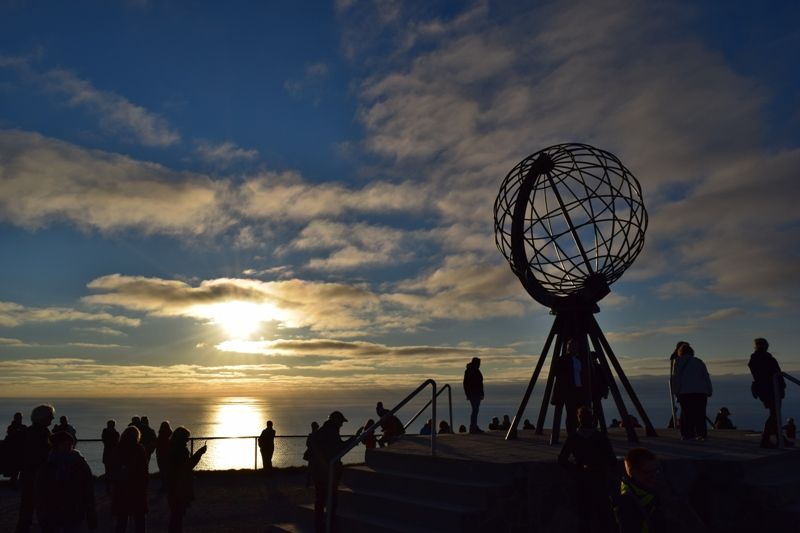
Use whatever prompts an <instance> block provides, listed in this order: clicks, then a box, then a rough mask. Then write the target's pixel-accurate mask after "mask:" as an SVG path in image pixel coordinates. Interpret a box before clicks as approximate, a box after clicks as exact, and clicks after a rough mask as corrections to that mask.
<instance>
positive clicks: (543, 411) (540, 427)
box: [536, 315, 564, 435]
mask: <svg viewBox="0 0 800 533" xmlns="http://www.w3.org/2000/svg"><path fill="white" fill-rule="evenodd" d="M556 321H558V322H559V323H560V321H559V320H558V315H556ZM562 337H563V335H562V333H561V332H560V331H556V345H555V348H554V349H553V357H552V358H550V371H549V372H548V374H547V384H546V385H545V387H544V396H543V397H542V407H541V408H540V409H539V419H538V420H537V421H536V434H537V435H541V434H542V433H543V432H544V419H545V417H546V416H547V406H548V405H549V404H550V395H551V394H552V393H553V383H554V382H555V379H556V374H555V372H554V369H555V366H556V360H557V359H558V358H559V357H561V349H562V346H563V344H564V342H563V338H562Z"/></svg>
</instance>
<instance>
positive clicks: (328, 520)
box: [325, 379, 436, 533]
mask: <svg viewBox="0 0 800 533" xmlns="http://www.w3.org/2000/svg"><path fill="white" fill-rule="evenodd" d="M428 385H430V386H431V387H432V389H433V390H432V394H431V403H430V406H431V425H432V426H435V425H436V382H435V381H434V380H432V379H426V380H425V381H423V382H422V383H421V384H420V385H419V387H417V388H416V389H414V390H413V392H411V394H409V395H408V396H406V397H405V398H404V399H403V401H401V402H400V403H398V404H397V405H396V406H395V407H394V409H392V410H391V411H389V412H388V413H386V414H384V415H383V416H382V417H381V418H380V419H379V420H378V421H377V422H375V423H374V424H372V425H371V426H370V427H368V428H366V429H365V430H364V431H363V432H359V433H356V435H355V437H353V438H351V439H350V441H349V442H348V443H347V444H346V445H345V447H344V448H343V449H342V450H341V451H340V452H339V453H338V454H336V456H335V457H334V458H333V459H331V461H330V464H329V466H328V499H327V502H326V504H325V510H326V513H325V531H326V533H331V531H332V528H333V512H332V511H333V509H332V507H333V491H334V489H335V487H334V484H333V481H334V471H335V470H336V464H337V463H338V462H339V461H340V460H341V459H342V457H344V456H345V455H347V453H348V452H350V450H352V449H353V448H355V447H356V446H358V445H359V444H360V443H361V442H362V441H363V440H364V439H366V438H367V436H368V435H370V434H371V433H373V432H374V431H375V428H376V427H377V426H379V425H381V424H383V423H384V422H385V421H386V420H388V419H389V417H390V416H392V415H394V414H395V413H396V412H397V411H399V410H400V408H402V407H403V406H404V405H405V404H407V403H408V402H409V401H411V399H412V398H414V397H415V396H416V395H417V394H419V393H420V392H421V391H422V390H423V389H425V387H427V386H428ZM431 455H433V456H435V455H436V432H435V431H431Z"/></svg>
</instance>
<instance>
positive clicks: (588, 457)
mask: <svg viewBox="0 0 800 533" xmlns="http://www.w3.org/2000/svg"><path fill="white" fill-rule="evenodd" d="M577 418H578V429H577V430H576V431H575V432H574V433H572V434H571V435H568V436H567V440H566V441H564V447H563V448H561V453H560V454H559V455H558V464H560V465H561V466H563V467H566V468H569V469H570V470H571V471H572V473H573V475H574V477H575V481H576V486H577V488H578V494H577V503H578V509H580V510H581V512H580V513H578V516H579V519H580V531H581V532H589V531H593V532H598V531H603V532H605V531H610V525H609V523H610V520H611V517H610V515H609V508H608V497H609V491H608V470H609V469H610V468H612V467H613V466H614V465H615V464H616V462H617V460H616V457H615V456H614V451H613V450H612V448H611V442H609V440H608V436H607V435H606V434H604V433H601V432H599V431H597V430H596V429H594V427H593V423H592V413H591V411H589V409H587V408H586V407H580V408H578V413H577ZM570 457H572V458H573V462H571V461H570Z"/></svg>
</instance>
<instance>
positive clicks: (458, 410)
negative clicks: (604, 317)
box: [0, 376, 800, 473]
mask: <svg viewBox="0 0 800 533" xmlns="http://www.w3.org/2000/svg"><path fill="white" fill-rule="evenodd" d="M633 384H634V388H635V389H636V391H637V394H638V395H639V398H640V399H641V400H642V403H643V404H644V407H645V409H646V410H647V413H648V415H649V416H650V419H651V420H652V421H653V424H654V425H655V426H656V428H658V427H664V426H665V425H666V423H667V422H668V421H669V416H670V407H669V394H668V389H667V385H666V383H665V382H664V380H661V379H655V378H639V379H635V380H633ZM453 385H454V387H453V388H454V395H453V423H454V424H455V427H456V428H457V427H458V426H459V425H460V424H467V423H468V421H469V405H468V403H467V402H466V400H465V399H464V396H463V393H462V391H461V386H460V383H459V384H455V383H454V384H453ZM456 385H457V386H456ZM525 385H526V384H524V383H516V384H492V383H487V385H486V400H485V401H484V402H483V404H482V405H481V421H480V423H481V425H482V426H484V427H485V426H486V425H488V421H489V419H490V418H491V417H493V416H497V417H501V418H502V415H504V414H509V415H511V416H513V415H514V412H515V411H516V406H517V405H518V402H519V400H520V399H521V396H522V393H523V392H524V389H525ZM543 389H544V384H543V383H539V384H537V388H536V389H535V390H534V395H533V398H532V399H531V401H530V403H529V406H528V409H527V410H526V412H525V417H526V418H530V419H531V421H534V422H535V419H536V416H537V413H538V409H539V406H540V404H541V393H542V390H543ZM714 389H715V392H714V396H713V397H712V398H710V400H709V407H708V415H709V416H710V417H711V418H712V419H713V417H714V414H715V413H716V411H717V410H718V409H719V408H720V407H722V406H723V405H724V406H726V407H728V408H729V409H730V410H731V413H732V415H731V418H732V419H733V421H734V424H736V425H737V426H738V427H739V428H740V429H760V428H761V427H762V426H763V423H764V419H765V418H766V411H765V410H764V409H763V407H762V406H761V403H760V402H758V401H757V400H754V399H753V398H752V397H751V396H750V378H749V376H728V377H719V378H716V379H715V380H714ZM409 390H410V388H409ZM408 392H409V391H407V390H402V391H401V390H385V389H384V390H375V391H368V390H360V391H341V392H337V393H330V394H327V395H325V396H321V395H319V394H317V395H316V396H298V395H293V396H290V397H287V396H283V397H280V398H270V397H269V396H267V395H265V396H264V397H210V398H178V399H174V398H170V399H167V398H141V399H130V398H125V399H113V398H90V399H75V398H63V399H58V398H47V397H39V398H26V399H19V398H1V399H0V422H1V423H4V424H7V423H9V422H10V421H11V418H12V416H13V414H14V412H16V411H21V412H22V413H23V416H24V417H25V423H26V424H27V423H28V415H29V413H30V410H31V408H33V407H34V406H35V405H37V404H39V403H51V404H52V405H54V406H55V408H56V417H58V416H60V415H66V416H67V417H68V418H69V420H70V423H71V424H72V425H73V426H74V427H75V428H76V429H77V432H78V438H79V439H97V438H100V433H101V431H102V429H103V428H104V427H105V423H106V420H108V419H109V418H113V419H115V420H116V421H117V426H118V428H119V427H124V426H125V425H127V423H128V422H129V421H130V419H131V417H132V416H135V415H138V416H141V415H147V416H148V417H149V419H150V424H151V426H153V428H154V429H156V430H157V429H158V425H159V424H160V423H161V421H162V420H169V421H170V423H171V424H172V426H173V428H174V427H176V426H178V425H183V426H186V427H187V428H189V429H190V431H191V432H192V436H194V437H243V436H249V437H253V436H255V435H258V434H259V433H260V432H261V430H262V429H263V428H264V426H265V424H266V421H267V420H272V421H273V422H274V425H275V429H276V431H277V433H278V438H277V439H276V441H275V455H274V458H273V464H274V465H275V466H297V465H301V464H304V462H303V459H302V455H303V451H304V450H305V435H306V434H307V433H308V432H309V431H310V428H309V425H310V422H311V421H312V420H316V421H318V422H320V423H322V422H323V421H324V420H325V419H326V418H327V415H328V414H329V413H330V411H331V410H333V409H340V410H341V411H343V412H344V414H345V416H347V418H348V419H349V422H348V423H346V424H345V426H344V427H343V430H342V433H352V432H354V431H355V430H356V429H357V428H358V427H359V426H361V425H363V424H364V423H365V422H366V420H367V419H369V418H375V411H374V406H375V402H376V401H378V400H382V401H383V402H384V403H385V404H386V405H387V406H389V405H394V404H396V403H397V402H399V401H400V400H401V399H402V398H403V397H404V396H405V394H407V393H408ZM537 392H538V394H537ZM428 399H430V396H429V393H428V395H427V396H426V397H425V398H420V399H419V400H418V401H415V402H413V403H411V404H409V405H407V406H406V407H404V408H403V410H401V411H400V418H401V420H403V422H404V423H405V422H406V421H408V420H409V419H410V418H411V417H412V416H413V415H414V414H415V413H416V412H417V410H418V409H419V408H420V407H422V405H423V404H424V402H425V401H427V400H428ZM438 405H439V407H438V409H439V413H438V418H439V419H442V418H445V419H446V418H447V416H448V409H447V399H446V393H445V394H444V395H442V396H441V397H440V398H439V404H438ZM627 405H628V407H629V409H631V406H630V404H627ZM604 407H605V410H606V413H607V417H608V418H609V419H610V418H612V417H616V418H619V416H618V414H617V412H616V408H615V407H614V405H613V402H612V401H610V400H606V402H605V404H604ZM551 411H552V409H551ZM796 415H800V389H797V390H794V388H793V387H790V388H789V389H788V390H787V398H786V401H785V403H784V406H783V416H784V419H785V418H786V417H788V416H796ZM428 417H430V413H429V411H428V412H427V413H426V414H424V415H423V416H421V417H420V418H419V419H418V420H417V421H415V422H414V424H412V426H411V427H410V428H409V430H410V432H417V431H418V430H419V428H420V427H421V426H422V425H423V422H424V420H423V419H427V418H428ZM548 419H549V417H548ZM293 435H294V436H295V437H292V436H293ZM201 444H202V442H200V443H199V444H198V446H199V445H201ZM78 448H79V449H80V450H81V452H82V453H83V454H84V456H85V457H86V458H87V460H88V461H89V463H90V465H91V466H92V470H93V471H94V472H95V473H101V472H102V471H103V467H102V464H101V463H100V456H101V452H102V445H101V444H100V443H90V442H83V443H79V445H78ZM254 451H255V446H254V439H253V438H250V439H236V440H212V441H209V442H208V453H206V455H205V456H204V457H203V460H202V461H201V462H200V464H199V465H198V468H201V469H208V470H218V469H231V468H253V463H254V456H255V454H254ZM363 458H364V447H363V446H359V447H358V448H356V449H354V450H353V451H352V452H351V453H350V454H349V455H348V456H347V457H346V458H345V462H351V463H355V462H361V461H363ZM257 460H258V465H259V467H260V466H261V458H260V456H259V457H258V458H257ZM156 468H157V467H156V466H155V459H154V460H153V461H152V463H151V470H155V469H156Z"/></svg>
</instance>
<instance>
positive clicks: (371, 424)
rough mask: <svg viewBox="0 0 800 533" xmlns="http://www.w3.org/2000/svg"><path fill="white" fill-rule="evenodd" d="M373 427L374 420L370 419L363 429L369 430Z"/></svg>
mask: <svg viewBox="0 0 800 533" xmlns="http://www.w3.org/2000/svg"><path fill="white" fill-rule="evenodd" d="M374 425H375V420H373V419H372V418H370V419H369V420H367V423H366V424H364V429H367V428H370V427H372V426H374Z"/></svg>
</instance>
